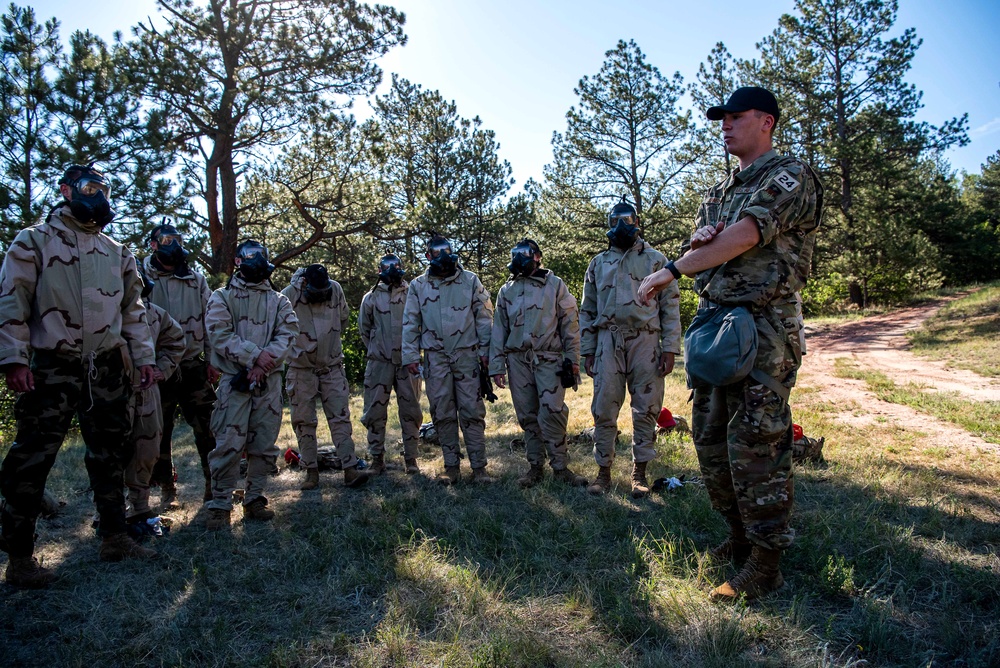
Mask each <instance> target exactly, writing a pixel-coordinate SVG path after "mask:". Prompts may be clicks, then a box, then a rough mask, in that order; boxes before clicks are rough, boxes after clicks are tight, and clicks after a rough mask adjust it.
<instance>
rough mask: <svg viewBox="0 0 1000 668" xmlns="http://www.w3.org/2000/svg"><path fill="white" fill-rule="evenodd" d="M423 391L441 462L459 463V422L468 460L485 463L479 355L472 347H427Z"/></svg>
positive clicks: (483, 405)
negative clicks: (449, 349)
mask: <svg viewBox="0 0 1000 668" xmlns="http://www.w3.org/2000/svg"><path fill="white" fill-rule="evenodd" d="M424 374H425V377H424V391H425V392H426V393H427V401H428V403H430V407H431V419H432V420H433V421H434V428H435V429H437V433H438V440H440V441H441V454H442V455H443V456H444V465H445V466H458V465H459V460H460V457H459V452H460V449H459V444H458V426H459V424H461V425H462V435H463V436H464V437H465V448H466V450H468V453H469V464H470V465H471V466H472V468H474V469H478V468H483V467H484V466H486V404H484V403H483V399H482V397H480V396H479V358H478V357H477V356H476V353H475V351H473V350H461V351H457V352H454V353H452V354H450V355H449V354H448V353H443V352H435V351H427V353H426V354H425V356H424Z"/></svg>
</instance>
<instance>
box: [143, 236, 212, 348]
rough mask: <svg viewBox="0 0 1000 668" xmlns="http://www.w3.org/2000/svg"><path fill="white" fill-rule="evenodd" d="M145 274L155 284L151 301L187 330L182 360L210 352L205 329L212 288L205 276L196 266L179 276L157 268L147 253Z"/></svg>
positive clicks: (144, 261) (150, 297) (144, 264)
mask: <svg viewBox="0 0 1000 668" xmlns="http://www.w3.org/2000/svg"><path fill="white" fill-rule="evenodd" d="M142 266H143V268H144V269H145V270H146V275H147V276H149V277H150V278H151V279H153V281H154V282H155V283H156V285H154V286H153V294H151V295H150V296H149V301H151V302H152V303H154V304H156V305H157V306H159V307H160V308H162V309H164V310H165V311H166V312H167V313H169V314H170V317H171V318H173V319H174V320H176V321H177V322H178V324H180V326H181V329H183V330H184V357H183V360H184V361H187V360H192V359H195V358H197V357H198V356H199V355H204V356H205V359H206V360H207V359H208V358H209V355H208V336H207V334H206V332H205V311H206V310H207V308H208V298H209V297H211V296H212V291H211V290H210V289H209V287H208V281H206V280H205V277H204V276H202V275H201V274H199V273H198V272H196V271H194V270H189V273H188V275H187V276H184V277H183V278H182V277H178V276H175V275H174V272H172V271H165V270H161V269H157V268H156V264H155V263H154V262H153V256H152V255H149V256H147V257H146V258H145V259H144V260H143V262H142Z"/></svg>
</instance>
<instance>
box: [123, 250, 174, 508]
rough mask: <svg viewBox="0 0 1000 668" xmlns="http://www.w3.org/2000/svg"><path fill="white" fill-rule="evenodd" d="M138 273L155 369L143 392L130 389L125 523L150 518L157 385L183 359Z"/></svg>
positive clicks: (158, 416)
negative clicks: (131, 407)
mask: <svg viewBox="0 0 1000 668" xmlns="http://www.w3.org/2000/svg"><path fill="white" fill-rule="evenodd" d="M139 274H140V277H141V278H142V282H143V288H142V302H143V305H144V306H145V307H146V324H147V325H148V326H149V335H150V337H151V338H152V340H153V345H154V348H155V350H156V366H154V367H153V380H155V381H156V382H155V383H153V385H151V386H150V387H148V388H147V389H145V390H143V389H141V388H138V385H139V379H138V378H135V379H134V380H133V387H134V388H138V395H137V396H136V397H135V416H134V417H133V418H132V442H133V444H134V445H135V455H134V456H133V457H132V461H131V462H129V465H128V466H127V467H126V468H125V485H126V486H127V487H128V500H129V505H130V507H129V508H128V510H127V512H126V519H127V521H128V522H129V523H137V522H144V521H146V520H147V519H149V518H151V517H154V514H153V511H152V509H151V508H150V507H149V481H150V478H151V476H152V474H153V467H154V466H155V464H156V462H157V460H158V459H159V457H160V442H161V437H162V436H163V412H162V410H161V402H160V384H161V383H164V382H165V381H166V380H167V379H168V378H170V377H171V375H173V373H174V371H175V370H176V369H177V365H178V364H180V361H181V359H182V358H183V356H184V330H182V329H181V326H180V325H179V324H178V323H177V321H176V320H174V319H173V318H171V317H170V315H169V314H168V313H167V312H166V311H164V310H163V309H162V308H160V307H159V306H157V305H156V304H152V303H150V301H149V295H150V293H152V292H153V281H152V280H150V279H149V277H147V276H146V275H145V274H143V273H142V270H141V269H140V270H139Z"/></svg>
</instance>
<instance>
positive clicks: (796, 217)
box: [692, 150, 822, 550]
mask: <svg viewBox="0 0 1000 668" xmlns="http://www.w3.org/2000/svg"><path fill="white" fill-rule="evenodd" d="M821 192H822V191H821V186H819V185H818V182H817V180H815V179H814V177H813V176H812V174H811V172H810V170H809V168H808V167H807V166H806V165H805V163H803V162H801V161H799V160H796V159H794V158H791V157H787V156H779V155H778V154H777V153H776V152H775V151H773V150H772V151H769V152H767V153H765V154H764V155H763V156H761V157H760V158H758V159H757V160H756V161H754V163H753V164H751V165H750V166H749V167H747V168H746V169H744V170H742V171H739V170H736V171H734V172H733V173H732V174H731V175H730V176H729V178H727V179H726V180H725V181H722V182H721V183H718V184H716V185H715V186H714V187H713V188H712V189H711V190H709V192H708V195H707V196H706V197H705V199H704V200H703V201H702V204H701V207H700V208H699V209H698V216H697V219H696V228H698V227H703V226H706V225H713V226H714V225H716V224H717V223H718V222H719V221H720V220H724V221H725V222H726V224H727V225H730V224H733V223H735V222H737V221H739V220H741V219H743V218H745V217H747V216H750V217H752V218H753V219H754V220H756V222H757V227H758V229H759V230H760V238H761V241H760V243H759V244H758V245H757V246H755V247H753V248H751V249H750V250H748V251H746V252H745V253H743V254H742V255H740V256H739V257H737V258H735V259H733V260H730V261H729V262H727V263H726V264H725V265H723V266H722V268H721V269H720V270H718V271H717V272H715V273H714V274H713V270H707V271H704V272H701V273H700V274H698V276H697V278H696V280H695V291H696V292H697V293H698V294H699V295H700V296H701V298H702V303H701V306H702V307H703V308H706V307H711V306H712V305H713V304H721V305H726V306H731V305H740V304H742V305H745V306H747V307H749V308H750V309H751V311H752V312H753V314H754V321H755V323H756V325H757V335H758V341H759V343H758V352H757V361H756V363H755V368H756V369H758V370H760V371H762V372H764V373H765V374H767V375H768V376H770V377H771V378H773V379H775V380H776V381H777V382H778V383H780V384H781V385H783V386H784V387H785V388H788V389H789V390H790V389H791V388H792V387H793V386H794V385H795V378H796V372H797V370H798V368H799V364H800V363H801V360H802V350H801V339H800V337H799V334H800V329H801V327H802V322H801V318H800V317H798V315H797V308H798V299H797V297H796V292H797V291H798V290H801V289H802V287H803V286H804V285H805V282H806V277H807V276H808V274H809V269H810V262H811V260H812V253H813V247H814V245H815V241H816V232H817V229H818V228H819V219H818V217H817V213H818V212H817V209H818V198H819V197H821ZM692 417H693V420H692V432H693V436H694V442H695V449H696V451H697V453H698V460H699V463H700V464H701V470H702V477H703V480H704V482H705V487H706V489H707V490H708V493H709V497H710V498H711V500H712V507H713V508H715V509H716V510H717V511H718V512H720V513H721V514H722V515H723V516H724V517H725V518H726V519H727V521H728V522H729V523H730V525H732V524H733V522H736V523H739V522H742V524H743V525H744V526H745V528H746V531H747V535H748V537H749V538H750V540H751V541H752V542H754V543H756V544H757V545H760V546H761V547H763V548H766V549H772V550H779V549H785V548H787V547H788V546H789V545H791V543H792V540H793V539H794V535H795V534H794V530H793V529H792V528H791V527H790V526H789V516H790V514H791V508H792V499H793V491H792V416H791V409H790V408H789V406H788V402H787V401H786V400H785V399H783V398H782V397H781V396H779V395H778V394H777V393H776V392H775V391H774V390H772V389H770V388H768V387H766V386H765V385H763V384H760V383H759V382H757V381H755V380H754V379H752V378H747V379H746V380H744V381H741V382H739V383H734V384H732V385H728V386H725V387H704V388H696V389H695V391H694V407H693V416H692Z"/></svg>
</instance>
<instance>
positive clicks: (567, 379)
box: [559, 360, 576, 387]
mask: <svg viewBox="0 0 1000 668" xmlns="http://www.w3.org/2000/svg"><path fill="white" fill-rule="evenodd" d="M559 381H560V382H561V383H562V386H563V387H576V374H575V373H573V362H572V361H571V360H563V365H562V371H560V372H559Z"/></svg>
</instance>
